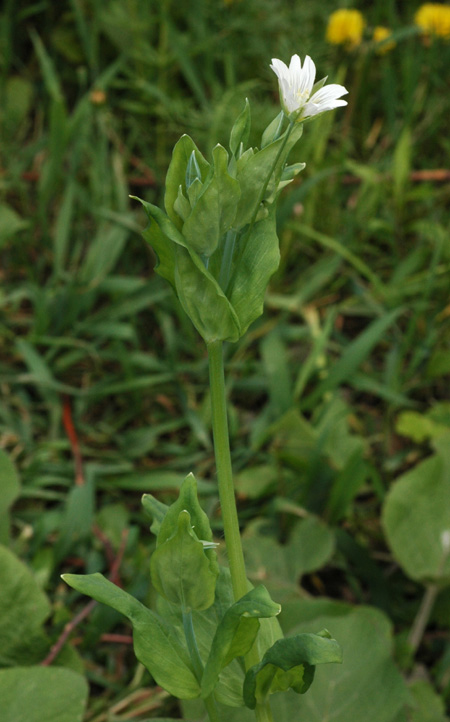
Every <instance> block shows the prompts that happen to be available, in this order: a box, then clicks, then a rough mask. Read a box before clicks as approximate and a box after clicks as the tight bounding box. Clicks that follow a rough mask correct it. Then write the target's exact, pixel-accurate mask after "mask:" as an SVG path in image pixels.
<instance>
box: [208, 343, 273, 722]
mask: <svg viewBox="0 0 450 722" xmlns="http://www.w3.org/2000/svg"><path fill="white" fill-rule="evenodd" d="M208 356H209V380H210V389H211V407H212V426H213V435H214V451H215V456H216V468H217V479H218V483H219V497H220V505H221V508H222V519H223V527H224V532H225V542H226V547H227V554H228V563H229V565H230V575H231V583H232V586H233V595H234V599H235V600H236V601H237V600H238V599H240V598H241V597H243V596H244V594H246V593H247V592H248V582H247V575H246V573H245V564H244V554H243V551H242V544H241V534H240V531H239V519H238V514H237V509H236V499H235V496H234V484H233V472H232V467H231V454H230V439H229V434H228V419H227V407H226V394H225V375H224V368H223V352H222V341H213V342H212V343H210V344H208ZM259 661H260V660H259V654H258V650H257V648H256V645H253V648H252V649H251V650H250V652H249V653H248V654H247V655H246V657H245V666H246V669H249V667H252V666H253V665H255V664H258V662H259ZM255 715H256V719H257V722H273V717H272V712H271V710H270V705H269V704H268V703H267V704H265V705H261V704H258V705H257V706H256V709H255Z"/></svg>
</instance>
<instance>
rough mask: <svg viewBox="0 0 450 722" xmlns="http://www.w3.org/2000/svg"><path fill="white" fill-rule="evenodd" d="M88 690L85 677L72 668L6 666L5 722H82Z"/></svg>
mask: <svg viewBox="0 0 450 722" xmlns="http://www.w3.org/2000/svg"><path fill="white" fill-rule="evenodd" d="M88 691H89V688H88V685H87V682H86V680H85V678H84V677H83V676H82V675H81V674H77V673H76V672H73V671H72V670H70V669H63V668H61V667H14V668H13V669H2V670H0V700H1V703H0V704H1V709H2V714H1V718H2V722H25V720H26V722H82V720H83V719H84V713H85V708H86V703H87V698H88Z"/></svg>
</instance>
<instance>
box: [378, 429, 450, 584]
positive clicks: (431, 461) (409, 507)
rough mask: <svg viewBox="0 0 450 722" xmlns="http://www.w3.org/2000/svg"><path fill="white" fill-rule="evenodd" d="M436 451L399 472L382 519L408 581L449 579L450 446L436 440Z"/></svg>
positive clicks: (391, 545) (442, 581) (424, 581)
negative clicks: (445, 538)
mask: <svg viewBox="0 0 450 722" xmlns="http://www.w3.org/2000/svg"><path fill="white" fill-rule="evenodd" d="M435 446H436V447H437V453H436V454H434V455H433V456H431V457H430V458H428V459H425V461H422V462H421V463H420V464H417V466H415V467H414V468H413V469H411V471H408V472H406V474H403V475H402V476H401V477H400V478H399V479H397V481H396V482H395V483H394V484H393V486H392V488H391V489H390V491H389V493H388V495H387V497H386V500H385V504H384V508H383V513H382V520H383V525H384V528H385V530H386V535H387V539H388V542H389V546H390V547H391V549H392V552H393V554H394V556H395V558H396V559H397V561H398V562H399V563H400V565H401V566H402V568H403V569H404V571H405V572H406V574H407V575H408V576H409V577H411V579H416V580H418V581H421V582H423V583H428V582H438V583H444V584H448V583H450V554H449V553H448V551H447V553H446V552H445V548H444V545H443V534H445V532H450V503H449V499H450V446H449V444H448V438H447V437H442V438H441V439H440V441H435Z"/></svg>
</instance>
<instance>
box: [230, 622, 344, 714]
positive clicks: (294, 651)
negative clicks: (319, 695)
mask: <svg viewBox="0 0 450 722" xmlns="http://www.w3.org/2000/svg"><path fill="white" fill-rule="evenodd" d="M330 662H339V663H340V662H342V651H341V648H340V646H339V644H338V643H337V642H336V640H335V639H332V638H331V635H330V634H329V632H327V631H326V630H323V631H322V632H319V634H308V633H303V634H297V635H296V636H295V637H287V638H285V639H279V640H278V641H277V642H275V644H274V645H273V647H271V648H270V649H268V650H267V652H266V653H265V655H264V657H263V658H262V660H261V662H260V663H259V664H256V665H255V666H254V667H251V668H250V669H249V670H248V672H247V674H246V675H245V682H244V700H245V704H246V705H247V707H250V709H254V708H255V707H256V704H257V702H260V703H265V702H266V700H267V698H268V696H269V695H270V694H273V693H275V692H285V691H286V690H288V689H293V690H294V692H297V693H298V694H304V693H305V692H306V691H307V690H308V689H309V687H310V686H311V684H312V681H313V679H314V672H315V667H316V665H318V664H328V663H330Z"/></svg>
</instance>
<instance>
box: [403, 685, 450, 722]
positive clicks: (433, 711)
mask: <svg viewBox="0 0 450 722" xmlns="http://www.w3.org/2000/svg"><path fill="white" fill-rule="evenodd" d="M409 689H410V691H411V694H412V697H413V700H414V701H413V703H412V709H411V710H410V711H409V715H408V722H448V717H446V716H445V704H444V701H443V699H442V697H441V696H440V695H438V694H437V693H436V692H435V690H434V689H433V687H432V685H431V684H430V682H428V681H426V680H425V679H418V680H416V681H414V682H412V684H410V686H409Z"/></svg>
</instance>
